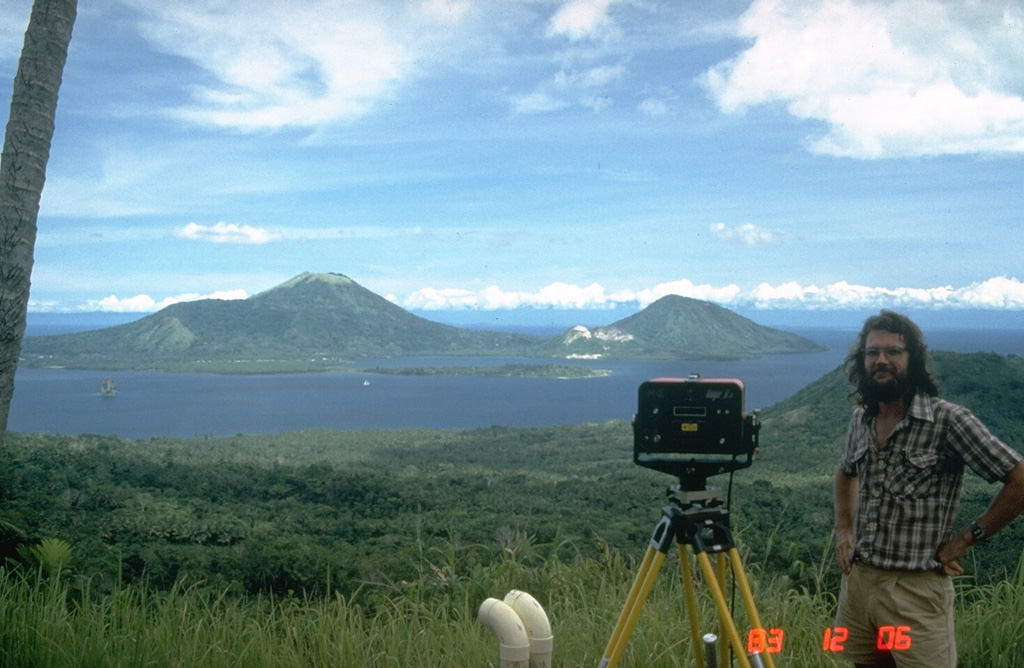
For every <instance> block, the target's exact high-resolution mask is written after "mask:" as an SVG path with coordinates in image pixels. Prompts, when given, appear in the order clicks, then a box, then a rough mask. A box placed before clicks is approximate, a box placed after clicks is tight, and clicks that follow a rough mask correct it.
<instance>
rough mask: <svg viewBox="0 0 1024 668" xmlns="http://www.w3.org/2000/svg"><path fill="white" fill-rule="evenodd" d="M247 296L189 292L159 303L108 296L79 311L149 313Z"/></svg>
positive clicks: (232, 292) (144, 298)
mask: <svg viewBox="0 0 1024 668" xmlns="http://www.w3.org/2000/svg"><path fill="white" fill-rule="evenodd" d="M247 297H248V295H247V294H246V292H245V290H222V291H220V292H213V293H210V294H208V295H200V294H198V293H194V292H189V293H185V294H181V295H177V296H175V297H165V298H164V299H162V300H160V301H159V302H158V301H156V300H155V299H153V298H152V297H150V296H149V295H146V294H139V295H135V296H134V297H123V298H122V297H117V296H116V295H110V296H109V297H105V298H103V299H94V300H89V301H88V302H87V303H86V305H85V306H84V307H83V308H82V309H81V310H83V311H107V312H112V313H149V312H152V311H159V310H160V309H162V308H166V307H168V306H170V305H171V304H177V303H179V302H194V301H198V300H200V299H224V300H233V299H246V298H247Z"/></svg>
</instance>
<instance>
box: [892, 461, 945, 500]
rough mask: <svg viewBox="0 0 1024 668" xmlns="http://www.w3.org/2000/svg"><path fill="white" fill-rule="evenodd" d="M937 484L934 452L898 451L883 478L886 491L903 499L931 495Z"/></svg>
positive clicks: (937, 466)
mask: <svg viewBox="0 0 1024 668" xmlns="http://www.w3.org/2000/svg"><path fill="white" fill-rule="evenodd" d="M938 485H939V456H938V455H937V454H934V453H915V452H909V453H908V452H906V451H904V452H901V453H899V455H897V457H896V461H895V462H893V465H892V468H890V469H889V473H888V475H887V476H886V479H885V488H886V491H888V492H889V493H890V494H892V495H893V496H897V497H900V498H905V499H920V498H922V497H926V496H930V495H933V494H935V492H936V490H937V489H938Z"/></svg>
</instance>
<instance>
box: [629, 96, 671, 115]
mask: <svg viewBox="0 0 1024 668" xmlns="http://www.w3.org/2000/svg"><path fill="white" fill-rule="evenodd" d="M637 109H639V110H640V111H642V112H644V113H645V114H647V115H648V116H664V115H665V114H667V113H668V104H667V103H666V102H665V101H664V100H661V99H659V98H656V97H649V98H647V99H645V100H643V101H642V102H641V103H640V104H638V105H637Z"/></svg>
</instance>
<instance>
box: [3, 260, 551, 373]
mask: <svg viewBox="0 0 1024 668" xmlns="http://www.w3.org/2000/svg"><path fill="white" fill-rule="evenodd" d="M540 340H541V339H539V338H538V337H533V336H527V335H522V334H506V333H499V332H478V331H473V330H467V329H461V328H458V327H452V326H449V325H443V324H440V323H436V322H431V321H430V320H426V319H424V318H420V317H418V316H416V315H413V314H412V313H409V312H408V311H406V310H405V309H402V308H401V307H399V306H396V305H395V304H392V303H391V302H389V301H388V300H386V299H384V298H383V297H380V296H379V295H376V294H374V293H373V292H370V291H369V290H367V289H366V288H364V287H362V286H361V285H359V284H358V283H356V282H355V281H353V280H352V279H350V278H348V277H346V276H343V275H341V274H310V273H305V274H301V275H299V276H296V277H295V278H293V279H291V280H290V281H287V282H285V283H282V284H281V285H279V286H277V287H275V288H272V289H270V290H267V291H265V292H261V293H259V294H256V295H254V296H252V297H250V298H248V299H245V300H230V301H228V300H216V299H207V300H200V301H194V302H183V303H179V304H174V305H172V306H168V307H167V308H164V309H162V310H160V311H158V312H156V313H154V314H152V315H149V316H146V317H144V318H141V319H139V320H137V321H135V322H131V323H128V324H125V325H120V326H117V327H111V328H107V329H101V330H95V331H89V332H80V333H76V334H64V335H60V336H43V337H32V338H28V339H25V343H24V346H23V357H24V358H25V361H26V362H27V363H28V364H30V365H39V364H45V363H47V360H48V359H51V360H52V361H53V363H57V364H62V365H66V366H75V367H94V368H95V367H98V366H103V367H106V368H164V367H166V365H167V363H171V362H173V363H180V364H195V363H197V362H202V361H207V360H209V361H214V362H224V361H231V360H245V361H254V360H261V361H264V362H265V361H267V360H289V361H294V360H320V361H321V362H324V363H328V364H329V362H330V361H331V360H334V361H339V360H343V359H352V358H358V357H392V356H409V355H428V354H432V355H436V354H455V353H457V354H460V355H486V354H491V355H493V354H495V353H496V352H501V353H503V354H514V353H523V352H525V351H526V350H527V349H528V348H531V347H535V346H536V345H537V344H538V342H539V341H540ZM314 366H316V365H314Z"/></svg>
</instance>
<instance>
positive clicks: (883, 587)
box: [836, 563, 956, 668]
mask: <svg viewBox="0 0 1024 668" xmlns="http://www.w3.org/2000/svg"><path fill="white" fill-rule="evenodd" d="M953 598H954V593H953V581H952V579H950V577H949V576H947V575H943V574H941V573H938V572H933V571H926V572H913V571H886V570H880V569H877V568H873V567H871V566H866V565H864V564H860V563H854V565H853V570H852V571H850V574H849V575H844V576H843V584H842V588H841V590H840V592H839V610H838V611H837V612H836V629H841V628H844V629H847V631H848V635H847V637H846V639H845V641H844V642H843V643H842V651H841V652H840V653H839V656H842V657H843V658H845V659H849V660H850V661H853V662H854V663H862V664H871V663H874V662H875V657H876V656H877V655H878V652H879V651H880V650H879V647H880V646H881V647H882V648H888V649H890V650H891V651H892V657H893V660H894V661H895V662H896V665H897V666H899V668H956V637H955V636H954V633H953Z"/></svg>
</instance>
